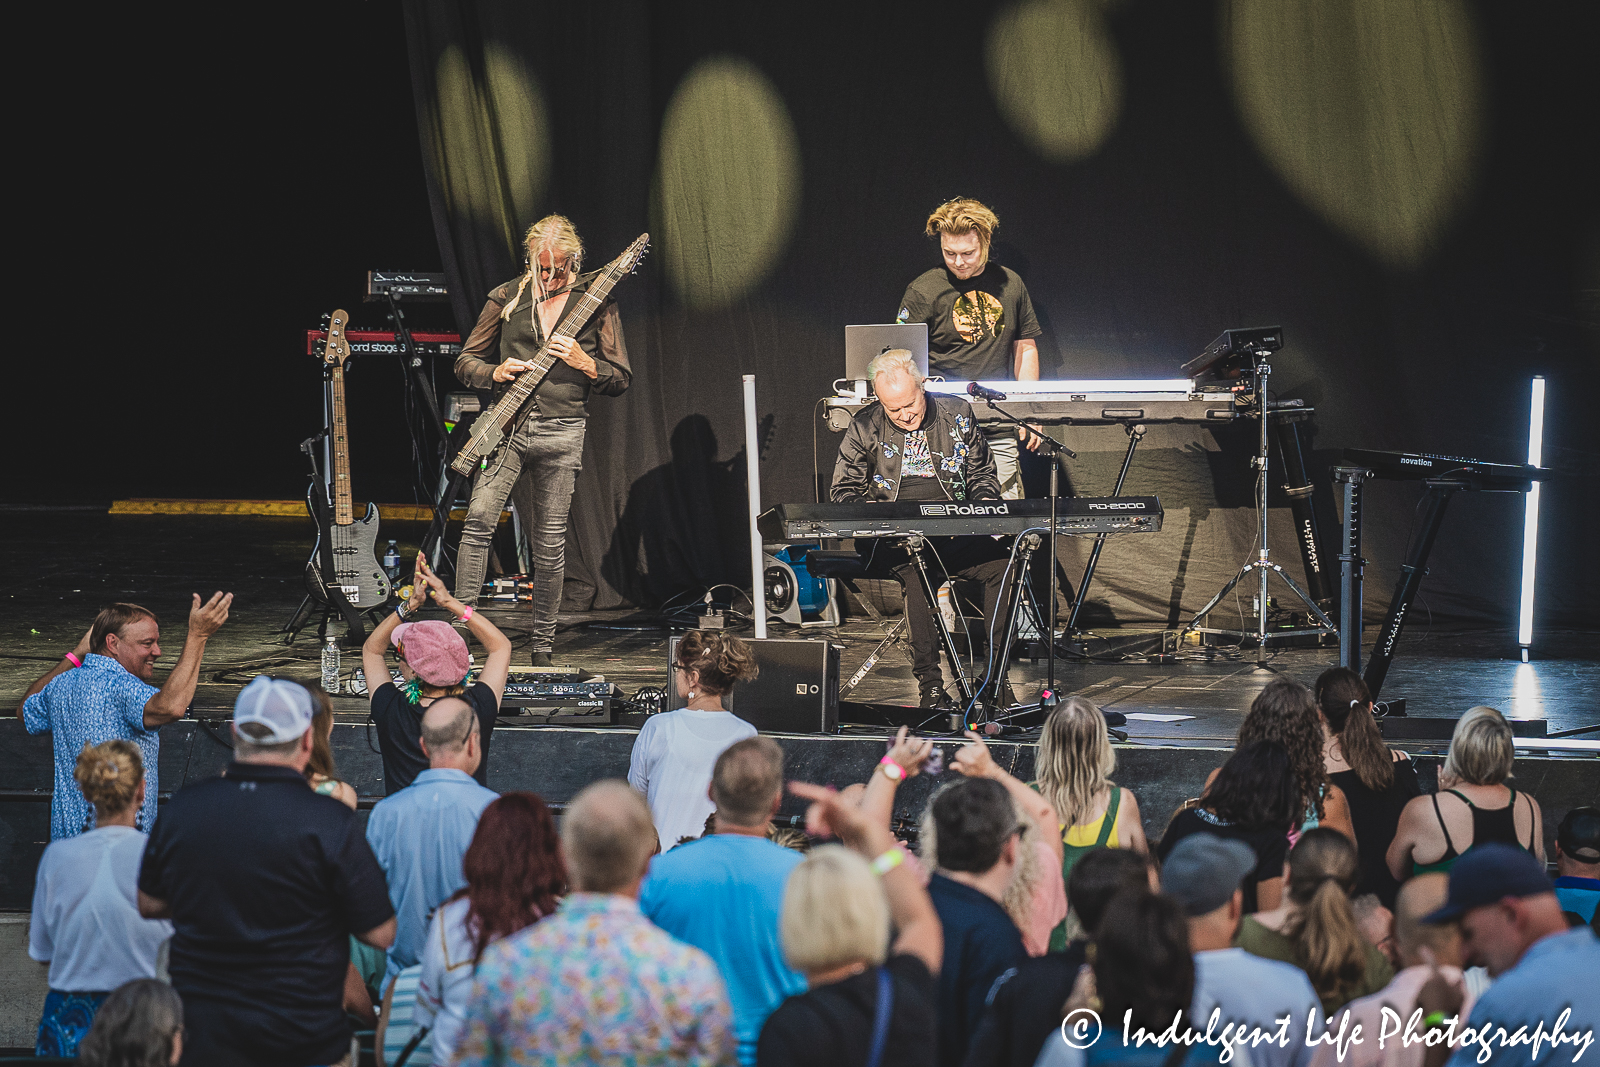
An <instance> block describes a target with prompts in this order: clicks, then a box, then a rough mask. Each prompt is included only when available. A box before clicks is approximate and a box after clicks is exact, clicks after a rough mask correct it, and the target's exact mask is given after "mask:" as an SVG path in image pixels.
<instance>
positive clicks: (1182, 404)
mask: <svg viewBox="0 0 1600 1067" xmlns="http://www.w3.org/2000/svg"><path fill="white" fill-rule="evenodd" d="M978 384H979V385H982V386H985V387H987V388H990V389H997V390H999V391H1000V392H1002V393H1004V394H1006V398H1005V399H1004V400H997V401H995V404H996V405H997V406H998V407H999V408H1000V410H1001V411H1003V412H1005V413H1006V414H1008V415H1012V416H1014V417H1016V418H1019V419H1022V420H1023V421H1025V422H1037V423H1051V424H1058V423H1072V424H1075V425H1080V426H1082V425H1107V424H1115V423H1125V422H1213V423H1215V422H1231V421H1233V419H1234V418H1236V417H1238V410H1237V408H1236V406H1235V404H1234V392H1233V390H1232V389H1231V388H1230V387H1229V386H1228V385H1226V384H1219V383H1208V384H1205V385H1201V384H1197V383H1194V382H1191V381H1189V380H1188V379H1185V378H1172V379H1156V380H1144V379H1136V378H1135V379H1128V378H1118V379H1109V380H1083V381H1045V382H1010V381H1005V382H998V381H997V382H979V383H978ZM967 385H968V383H967V382H959V381H950V382H940V381H933V380H931V379H930V380H929V381H928V382H927V383H926V388H927V390H928V392H930V393H941V394H944V395H947V396H961V397H966V395H967ZM826 399H827V408H828V425H829V427H830V428H832V429H834V430H843V429H844V428H845V427H846V426H848V425H849V424H850V420H851V419H852V418H854V417H855V415H856V413H857V412H858V411H860V410H861V409H862V408H864V407H866V406H867V405H868V404H869V403H873V402H874V401H870V400H868V399H867V398H866V397H865V396H864V395H863V396H856V395H854V394H846V395H840V396H830V397H827V398H826ZM972 410H973V413H974V414H976V415H977V416H978V421H979V422H1003V421H1005V420H1003V419H1001V418H1000V417H999V416H997V415H995V413H994V412H993V411H992V410H990V408H989V405H988V404H986V403H984V402H983V401H981V400H974V401H972Z"/></svg>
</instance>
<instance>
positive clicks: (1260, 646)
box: [1180, 348, 1339, 667]
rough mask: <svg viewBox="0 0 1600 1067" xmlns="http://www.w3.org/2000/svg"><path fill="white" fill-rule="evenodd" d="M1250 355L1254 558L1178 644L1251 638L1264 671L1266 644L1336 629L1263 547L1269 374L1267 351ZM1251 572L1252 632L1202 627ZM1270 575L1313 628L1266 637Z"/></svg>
mask: <svg viewBox="0 0 1600 1067" xmlns="http://www.w3.org/2000/svg"><path fill="white" fill-rule="evenodd" d="M1252 355H1254V356H1255V359H1256V367H1255V389H1256V416H1257V417H1258V418H1259V419H1260V420H1261V439H1260V447H1259V450H1258V451H1257V452H1256V454H1255V455H1254V456H1253V457H1251V460H1250V465H1251V466H1253V467H1254V468H1255V469H1256V514H1257V516H1258V517H1259V519H1260V521H1261V526H1260V529H1259V530H1258V531H1257V532H1256V536H1257V538H1258V540H1257V542H1256V544H1257V545H1258V546H1259V548H1258V551H1257V555H1256V558H1255V559H1253V560H1250V561H1249V562H1247V563H1246V564H1245V565H1244V566H1243V567H1240V568H1239V573H1238V574H1235V575H1234V576H1233V577H1232V578H1230V579H1229V580H1228V584H1227V585H1224V586H1223V587H1222V588H1221V589H1219V590H1217V595H1216V596H1214V597H1212V598H1211V599H1210V600H1208V601H1207V602H1206V606H1205V607H1203V608H1201V609H1200V610H1199V611H1197V612H1195V615H1194V618H1193V619H1192V620H1191V621H1190V622H1189V625H1188V626H1185V627H1184V628H1183V634H1182V635H1180V640H1181V638H1182V637H1183V636H1186V635H1188V634H1191V633H1202V634H1223V635H1226V636H1229V637H1237V638H1239V639H1240V640H1241V641H1242V640H1243V639H1245V638H1247V637H1249V638H1254V639H1255V642H1256V666H1257V667H1266V666H1267V642H1269V641H1273V640H1279V639H1282V638H1286V637H1303V636H1307V635H1310V634H1334V635H1337V634H1338V632H1339V628H1338V627H1337V626H1335V625H1334V624H1333V620H1331V619H1329V618H1328V616H1327V613H1325V612H1324V611H1323V610H1322V609H1321V608H1320V607H1318V606H1317V602H1316V601H1315V600H1312V599H1311V595H1310V594H1309V593H1307V592H1306V591H1305V590H1304V589H1302V588H1301V587H1300V583H1299V582H1297V581H1295V580H1294V579H1293V578H1291V577H1289V575H1288V573H1287V572H1286V571H1284V569H1283V568H1282V567H1281V566H1279V565H1278V564H1276V563H1274V562H1272V550H1271V549H1270V548H1268V547H1267V486H1268V478H1267V468H1268V465H1269V463H1270V460H1269V456H1270V453H1269V451H1268V442H1267V416H1268V407H1267V377H1268V376H1269V375H1270V374H1271V373H1272V365H1271V364H1270V363H1269V362H1268V361H1267V355H1268V350H1267V349H1265V348H1258V349H1256V350H1255V351H1254V352H1253V353H1252ZM1252 571H1254V572H1255V574H1256V578H1257V580H1258V585H1257V588H1256V628H1255V630H1254V631H1253V632H1252V631H1250V630H1218V629H1213V628H1211V627H1208V626H1202V625H1201V622H1202V620H1204V619H1205V618H1206V616H1207V615H1209V614H1210V613H1211V611H1212V609H1213V608H1215V607H1216V606H1217V605H1218V604H1220V603H1221V602H1222V598H1223V597H1225V596H1227V595H1228V594H1229V593H1231V592H1233V587H1234V586H1236V585H1238V584H1239V583H1240V582H1241V581H1243V580H1244V579H1245V577H1246V576H1248V575H1249V574H1250V572H1252ZM1272 574H1276V575H1277V576H1278V577H1279V578H1280V579H1282V581H1283V583H1284V584H1285V585H1287V586H1288V587H1289V589H1290V590H1291V591H1292V592H1293V593H1294V595H1295V596H1297V597H1299V598H1300V602H1301V603H1302V604H1304V605H1305V606H1306V612H1307V613H1308V614H1309V615H1310V616H1311V618H1312V620H1313V621H1314V622H1315V624H1316V625H1315V626H1314V627H1310V628H1307V629H1303V630H1276V631H1274V632H1272V633H1270V634H1269V633H1268V632H1267V602H1268V597H1267V578H1268V576H1269V575H1272Z"/></svg>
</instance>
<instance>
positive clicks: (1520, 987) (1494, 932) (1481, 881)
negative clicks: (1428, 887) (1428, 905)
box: [1417, 844, 1600, 1067]
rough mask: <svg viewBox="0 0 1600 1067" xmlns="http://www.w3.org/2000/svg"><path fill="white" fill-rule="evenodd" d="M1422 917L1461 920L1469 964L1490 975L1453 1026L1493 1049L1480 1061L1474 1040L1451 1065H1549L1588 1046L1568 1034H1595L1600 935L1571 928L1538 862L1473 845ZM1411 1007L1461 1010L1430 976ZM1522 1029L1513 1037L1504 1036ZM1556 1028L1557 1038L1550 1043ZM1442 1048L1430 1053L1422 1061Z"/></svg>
mask: <svg viewBox="0 0 1600 1067" xmlns="http://www.w3.org/2000/svg"><path fill="white" fill-rule="evenodd" d="M1422 921H1423V922H1425V923H1445V922H1454V923H1457V924H1459V925H1460V927H1461V938H1462V943H1463V946H1464V947H1465V949H1466V954H1467V960H1468V962H1470V963H1476V964H1481V965H1483V966H1484V967H1486V968H1488V971H1489V974H1490V975H1491V976H1493V977H1494V984H1493V985H1491V986H1490V987H1489V989H1488V991H1487V992H1485V993H1484V994H1483V996H1481V997H1479V998H1478V1002H1477V1003H1476V1004H1474V1005H1473V1007H1472V1015H1471V1016H1470V1017H1469V1018H1468V1020H1467V1022H1466V1023H1465V1026H1464V1027H1463V1026H1462V1025H1457V1026H1456V1028H1455V1031H1456V1034H1457V1036H1458V1037H1459V1035H1460V1034H1462V1033H1464V1031H1465V1029H1471V1030H1473V1031H1475V1033H1476V1034H1481V1035H1483V1037H1484V1038H1485V1039H1486V1040H1487V1042H1488V1048H1489V1054H1488V1056H1487V1057H1484V1056H1483V1046H1482V1045H1480V1044H1479V1043H1478V1042H1477V1041H1476V1040H1474V1041H1473V1043H1471V1044H1465V1045H1459V1046H1457V1047H1456V1051H1455V1053H1454V1054H1453V1055H1452V1056H1451V1057H1450V1067H1501V1065H1510V1064H1516V1065H1517V1067H1545V1065H1550V1067H1554V1065H1556V1064H1568V1063H1571V1062H1573V1060H1574V1059H1575V1058H1576V1057H1577V1055H1578V1054H1579V1053H1580V1052H1582V1051H1584V1046H1583V1045H1582V1044H1581V1043H1580V1044H1574V1043H1573V1040H1574V1038H1577V1039H1578V1040H1579V1041H1580V1042H1581V1041H1582V1035H1584V1034H1585V1032H1587V1034H1588V1035H1589V1040H1591V1041H1596V1040H1600V1033H1597V1031H1600V987H1597V985H1596V983H1595V976H1596V975H1600V937H1596V936H1595V932H1594V931H1593V930H1591V929H1590V928H1588V927H1586V926H1579V927H1575V928H1571V929H1569V928H1568V927H1567V921H1566V919H1565V918H1564V917H1563V916H1562V914H1561V902H1560V901H1559V900H1557V899H1556V893H1555V888H1554V887H1553V886H1552V885H1551V884H1550V879H1549V878H1548V877H1547V876H1546V875H1545V872H1544V864H1543V863H1541V862H1540V861H1539V860H1538V859H1537V858H1535V857H1534V856H1533V855H1532V854H1531V853H1528V852H1526V851H1524V850H1523V849H1521V848H1518V847H1516V846H1514V845H1500V844H1492V845H1479V846H1478V847H1477V848H1473V849H1469V850H1468V851H1467V852H1466V854H1465V855H1463V856H1462V857H1461V858H1460V859H1459V860H1457V861H1456V864H1455V866H1454V867H1452V868H1450V896H1449V899H1448V900H1447V901H1446V902H1445V905H1444V907H1442V908H1440V909H1439V910H1438V911H1435V912H1432V913H1430V914H1428V915H1427V916H1425V917H1424V918H1423V920H1422ZM1446 997H1448V998H1449V999H1448V1000H1447V999H1445V998H1446ZM1450 1000H1453V1001H1454V1003H1450V1002H1449V1001H1450ZM1417 1003H1418V1006H1419V1007H1420V1008H1421V1009H1422V1011H1423V1014H1424V1015H1425V1016H1428V1015H1431V1014H1432V1013H1433V1012H1434V1011H1442V1012H1443V1013H1444V1015H1445V1016H1446V1017H1447V1018H1448V1017H1449V1016H1451V1015H1454V1014H1455V1013H1456V1012H1457V1011H1458V1010H1459V1007H1460V999H1459V994H1458V993H1456V991H1455V990H1452V989H1449V988H1448V987H1447V986H1446V985H1445V983H1443V982H1438V981H1434V980H1430V981H1429V983H1428V984H1427V985H1425V986H1424V987H1423V988H1422V991H1421V993H1419V994H1418V997H1417ZM1568 1012H1570V1014H1568V1015H1567V1018H1566V1019H1564V1020H1563V1019H1561V1016H1562V1014H1563V1013H1568ZM1558 1021H1559V1022H1560V1026H1559V1028H1558V1027H1557V1023H1558ZM1486 1026H1487V1030H1486V1029H1485V1027H1486ZM1524 1027H1525V1028H1526V1029H1525V1030H1523V1036H1522V1039H1521V1040H1520V1041H1519V1042H1518V1043H1516V1044H1512V1043H1510V1041H1508V1040H1507V1037H1508V1035H1509V1036H1511V1037H1512V1038H1514V1037H1515V1035H1516V1034H1517V1032H1518V1030H1519V1029H1521V1028H1524ZM1540 1027H1542V1029H1543V1037H1544V1040H1543V1041H1542V1042H1541V1043H1540V1044H1539V1045H1538V1047H1537V1048H1535V1047H1534V1046H1533V1043H1532V1038H1533V1036H1534V1034H1535V1033H1536V1031H1537V1030H1538V1028H1540ZM1552 1031H1555V1032H1556V1033H1557V1035H1558V1037H1559V1038H1560V1040H1559V1043H1557V1042H1555V1041H1552V1040H1551V1034H1552ZM1447 1033H1448V1031H1447ZM1443 1048H1444V1046H1443V1045H1439V1046H1437V1047H1436V1048H1434V1049H1429V1050H1428V1063H1430V1064H1431V1063H1433V1062H1434V1061H1435V1060H1436V1059H1437V1058H1438V1055H1439V1052H1440V1051H1442V1049H1443ZM1579 1062H1583V1061H1579Z"/></svg>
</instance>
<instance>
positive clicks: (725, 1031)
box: [454, 781, 738, 1067]
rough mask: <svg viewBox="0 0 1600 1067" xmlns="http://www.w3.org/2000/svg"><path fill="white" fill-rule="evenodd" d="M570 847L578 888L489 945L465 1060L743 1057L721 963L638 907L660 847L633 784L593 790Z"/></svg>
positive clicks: (464, 1064)
mask: <svg viewBox="0 0 1600 1067" xmlns="http://www.w3.org/2000/svg"><path fill="white" fill-rule="evenodd" d="M561 845H562V850H563V852H564V853H565V856H566V861H567V874H568V877H569V878H570V880H571V883H572V893H571V894H569V895H568V896H567V897H566V898H565V899H564V900H562V902H561V906H560V907H559V908H558V909H557V911H556V913H555V914H554V915H552V916H550V917H549V918H548V919H544V920H542V921H540V922H537V923H534V924H533V925H532V926H529V927H527V928H526V929H524V930H522V931H521V932H520V933H517V934H514V935H512V936H511V937H508V938H506V939H505V940H503V941H498V942H495V943H494V944H492V945H490V946H489V947H488V948H486V949H485V950H484V952H483V958H482V960H481V961H480V962H479V964H478V975H477V980H476V981H475V982H474V984H473V990H472V999H471V1001H470V1003H469V1005H468V1007H467V1018H466V1025H465V1027H464V1029H463V1031H462V1036H461V1044H460V1046H459V1047H458V1053H457V1058H456V1059H455V1060H454V1063H455V1064H456V1067H480V1065H481V1067H490V1065H500V1064H519V1065H525V1064H550V1065H555V1064H580V1063H581V1064H594V1065H599V1067H612V1065H614V1067H634V1065H646V1064H674V1065H675V1064H686V1065H687V1064H705V1065H730V1067H731V1065H733V1064H736V1063H737V1062H738V1057H737V1047H738V1046H737V1042H736V1041H735V1040H734V1035H733V1010H732V1008H731V1007H730V1006H729V1003H728V993H727V990H726V988H725V987H724V986H723V984H722V977H721V975H719V974H718V973H717V967H716V964H714V963H712V962H711V957H709V956H707V955H706V954H705V953H704V952H701V951H700V950H699V949H697V948H693V947H691V946H689V945H686V944H684V943H683V942H681V941H678V940H676V939H675V938H673V937H671V936H669V935H668V934H666V933H664V932H663V931H662V930H661V929H659V928H658V927H656V926H655V925H653V924H652V923H651V922H650V920H648V919H646V918H645V917H644V916H643V915H641V914H640V912H639V883H640V882H641V881H643V880H644V875H645V870H646V868H647V867H648V866H649V863H650V857H651V854H652V853H653V852H654V851H655V848H656V830H655V826H654V824H652V823H651V821H650V809H649V808H648V807H647V806H646V805H645V802H644V798H642V797H641V796H639V794H638V793H636V792H634V791H633V790H632V789H631V788H629V787H628V784H627V783H626V782H621V781H603V782H596V783H595V784H594V785H591V786H589V787H588V788H586V789H584V790H583V791H582V792H581V793H579V794H578V795H577V797H576V798H574V799H573V801H572V804H571V806H570V807H568V808H567V811H566V816H565V818H563V820H562V825H561Z"/></svg>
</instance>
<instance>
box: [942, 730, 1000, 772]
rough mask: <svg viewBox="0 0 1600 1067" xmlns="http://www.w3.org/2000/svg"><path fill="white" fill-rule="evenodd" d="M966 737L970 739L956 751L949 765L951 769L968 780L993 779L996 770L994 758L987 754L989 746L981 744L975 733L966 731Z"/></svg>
mask: <svg viewBox="0 0 1600 1067" xmlns="http://www.w3.org/2000/svg"><path fill="white" fill-rule="evenodd" d="M967 736H968V737H969V738H971V740H970V741H968V742H967V743H966V744H964V745H962V746H961V748H960V749H958V750H957V751H956V758H955V761H954V762H953V763H951V765H950V766H951V769H952V770H956V771H959V772H960V773H962V774H964V775H966V776H967V777H968V778H993V777H994V772H995V771H996V770H997V769H998V768H997V767H996V766H995V762H994V757H993V756H991V755H990V754H989V746H988V745H986V744H984V743H983V738H982V737H980V736H979V735H978V734H977V733H976V732H975V731H973V730H968V731H967Z"/></svg>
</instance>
